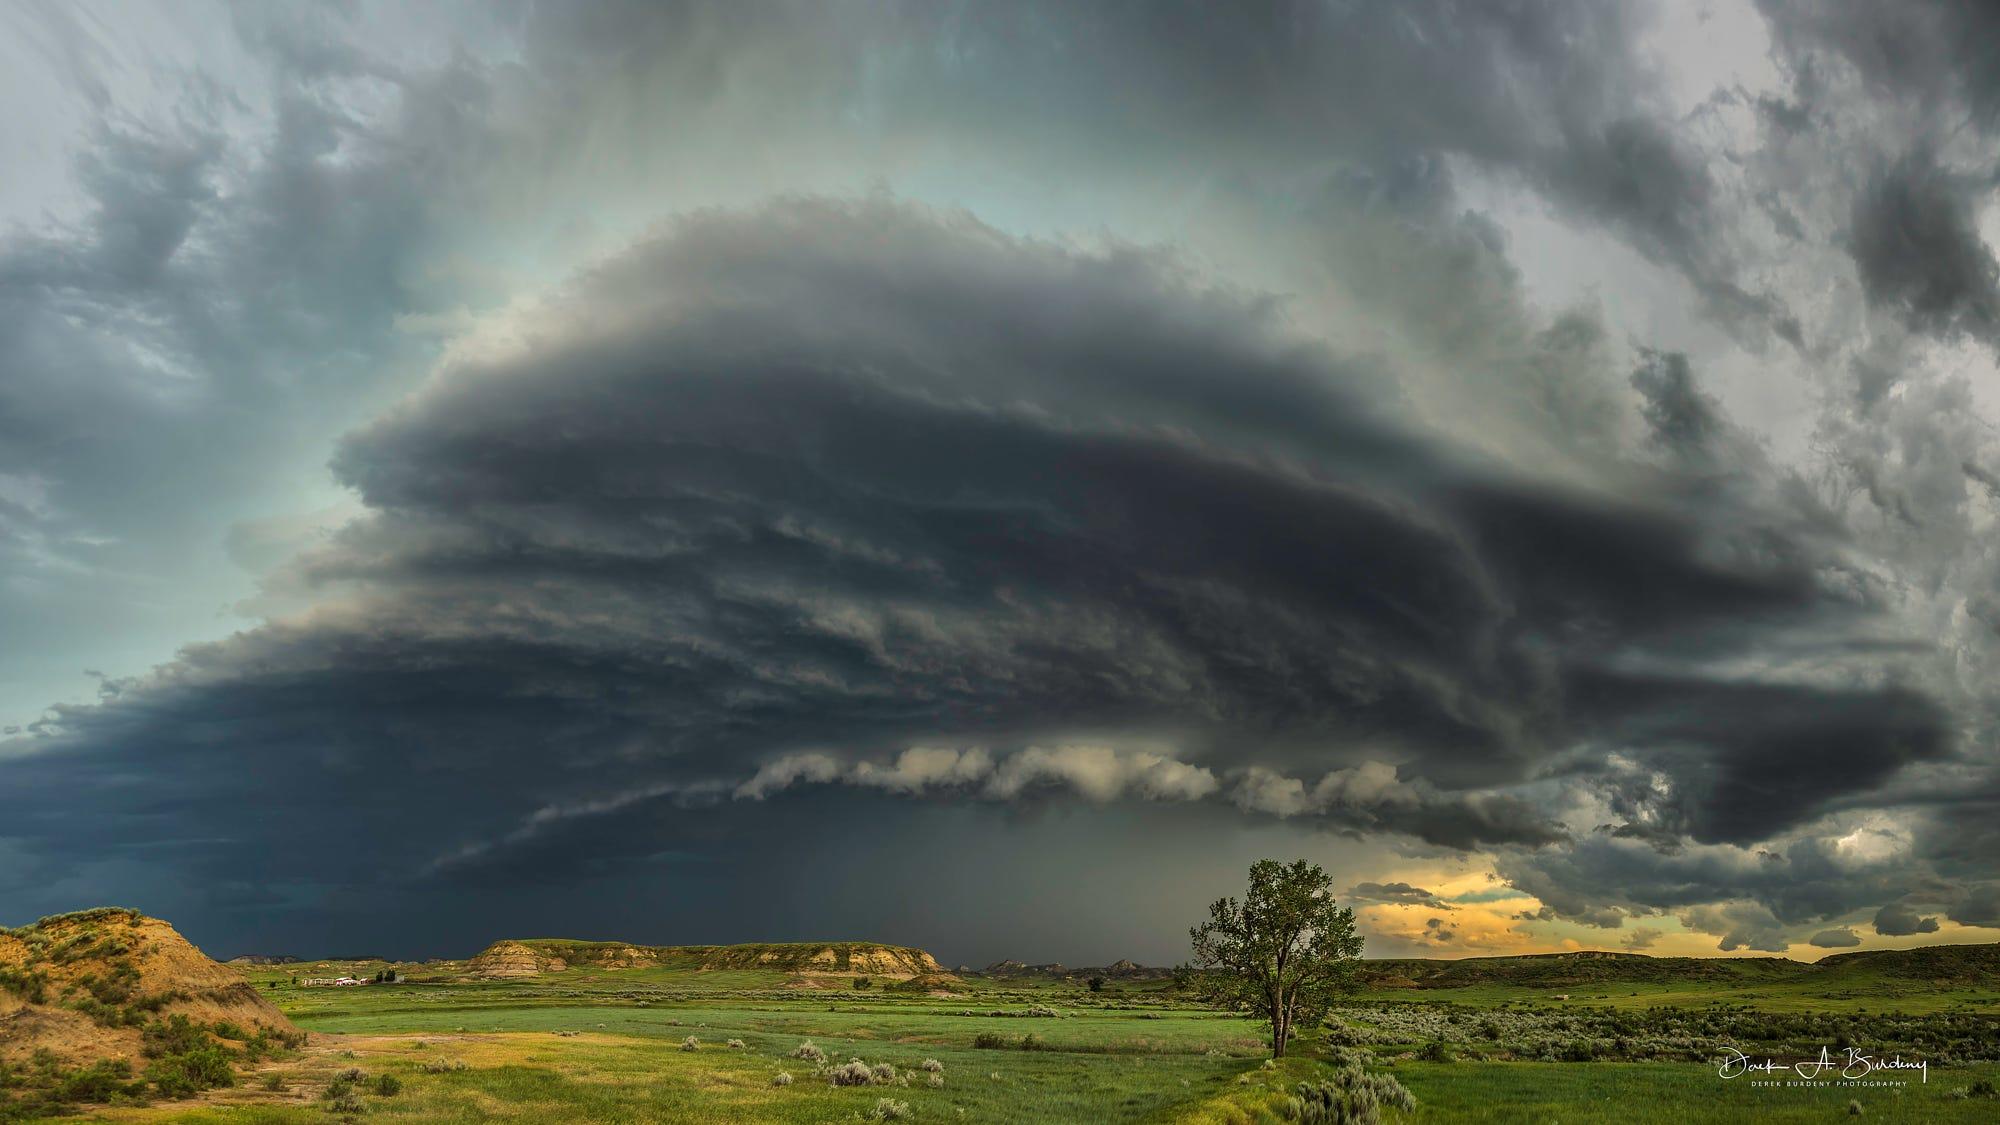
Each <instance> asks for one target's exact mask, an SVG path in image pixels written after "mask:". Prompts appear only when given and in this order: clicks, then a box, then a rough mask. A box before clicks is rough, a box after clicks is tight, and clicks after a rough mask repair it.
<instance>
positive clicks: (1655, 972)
mask: <svg viewBox="0 0 2000 1125" xmlns="http://www.w3.org/2000/svg"><path fill="white" fill-rule="evenodd" d="M1356 979H1357V981H1358V982H1359V983H1360V984H1361V985H1362V986H1363V987H1365V988H1372V989H1393V988H1415V989H1441V988H1475V987H1480V986H1485V985H1513V986H1517V987H1526V988H1585V987H1590V986H1593V985H1610V984H1634V985H1664V986H1673V985H1711V986H1712V985H1740V986H1743V987H1755V986H1764V985H1774V984H1778V985H1782V984H1798V985H1806V986H1812V987H1816V988H1820V987H1825V988H1865V987H1870V986H1874V985H1877V984H1880V983H1885V982H1888V981H1901V982H1904V983H1906V984H1907V983H1911V982H1924V983H1927V984H1935V985H1945V984H1952V985H1957V986H1962V987H1985V988H1991V987H1995V986H2000V943H1995V944H1990V945H1933V946H1925V947H1922V948H1918V949H1877V950H1867V951H1862V952H1856V953H1840V954H1835V955H1833V956H1831V957H1827V958H1824V959H1822V960H1820V961H1817V962H1811V961H1794V960H1792V959H1790V958H1788V957H1649V956H1647V955H1645V954H1643V953H1602V952H1582V953H1539V954H1527V955H1523V956H1515V957H1466V958H1462V959H1460V960H1454V961H1444V960H1429V959H1422V958H1389V959H1383V960H1371V961H1364V962H1362V964H1361V967H1360V969H1359V970H1358V972H1357V974H1356Z"/></svg>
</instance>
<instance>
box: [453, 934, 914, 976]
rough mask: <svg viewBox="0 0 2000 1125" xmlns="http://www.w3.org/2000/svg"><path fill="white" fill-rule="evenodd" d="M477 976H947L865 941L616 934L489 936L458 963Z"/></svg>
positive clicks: (897, 949) (898, 949)
mask: <svg viewBox="0 0 2000 1125" xmlns="http://www.w3.org/2000/svg"><path fill="white" fill-rule="evenodd" d="M465 968H466V972H467V973H468V974H470V975H472V976H475V977H480V978H482V979H488V980H495V979H507V978H512V977H532V976H539V975H541V974H543V973H554V972H562V971H564V970H566V969H572V968H595V969H641V968H663V969H691V970H695V971H703V972H705V971H715V970H722V969H768V970H774V971H778V972H786V973H794V974H799V975H805V976H848V977H863V976H865V977H883V978H886V979H890V980H908V979H912V978H930V977H936V978H939V979H948V977H949V974H947V973H946V972H945V969H944V966H942V965H940V964H938V962H937V959H936V958H934V957H932V956H931V955H930V954H928V953H926V952H924V951H923V950H921V949H910V948H907V947H905V946H899V945H880V944H877V943H875V942H865V941H839V942H796V943H789V944H754V945H629V944H627V943H625V942H616V941H571V940H566V939H561V938H527V939H520V940H510V941H497V942H494V943H493V944H492V945H490V946H487V947H486V949H485V950H484V951H483V952H481V953H480V954H479V955H478V956H477V957H474V958H473V959H472V960H471V961H469V962H467V963H466V966H465Z"/></svg>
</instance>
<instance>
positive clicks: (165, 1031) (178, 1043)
mask: <svg viewBox="0 0 2000 1125" xmlns="http://www.w3.org/2000/svg"><path fill="white" fill-rule="evenodd" d="M139 1037H140V1044H141V1049H143V1050H144V1051H145V1052H146V1057H147V1058H149V1059H157V1058H160V1057H161V1056H163V1055H184V1054H186V1053H188V1052H189V1051H192V1050H194V1049H195V1048H197V1047H205V1046H207V1045H208V1043H209V1035H208V1031H207V1029H206V1028H203V1027H202V1026H201V1025H200V1024H198V1023H196V1022H194V1021H193V1020H191V1019H189V1018H187V1017H186V1016H182V1015H174V1016H168V1017H167V1018H166V1019H163V1020H154V1021H153V1022H151V1023H149V1024H147V1025H146V1027H145V1030H144V1031H142V1032H140V1036H139Z"/></svg>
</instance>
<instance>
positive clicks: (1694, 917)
mask: <svg viewBox="0 0 2000 1125" xmlns="http://www.w3.org/2000/svg"><path fill="white" fill-rule="evenodd" d="M1680 921H1681V925H1683V926H1686V927H1687V928H1688V929H1690V930H1701V931H1703V932H1705V933H1711V934H1721V935H1722V938H1721V940H1720V941H1718V942H1716V945H1715V947H1716V948H1717V949H1720V950H1721V951H1723V952H1724V953H1734V952H1736V951H1737V950H1739V949H1749V950H1754V951H1756V952H1760V953H1783V952H1784V951H1785V950H1786V949H1788V948H1790V944H1791V943H1790V942H1788V941H1786V940H1785V935H1784V931H1783V929H1782V927H1780V925H1779V924H1778V920H1777V918H1775V917H1774V916H1772V914H1771V912H1770V911H1769V910H1768V909H1766V908H1764V907H1763V906H1761V905H1759V904H1756V903H1741V902H1731V903H1723V904H1721V905H1719V906H1697V907H1695V908H1694V909H1692V910H1689V911H1687V912H1685V913H1683V914H1682V915H1681V916H1680Z"/></svg>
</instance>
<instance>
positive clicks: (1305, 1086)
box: [1283, 1067, 1417, 1125]
mask: <svg viewBox="0 0 2000 1125" xmlns="http://www.w3.org/2000/svg"><path fill="white" fill-rule="evenodd" d="M1385 1105H1388V1106H1394V1107H1395V1108H1397V1109H1400V1110H1403V1111H1404V1112H1406V1113H1407V1112H1409V1111H1411V1110H1414V1109H1415V1108H1416V1107H1417V1099H1416V1098H1415V1097H1413V1096H1412V1095H1411V1094H1410V1092H1409V1091H1408V1090H1406V1089H1404V1088H1403V1084H1402V1083H1400V1082H1398V1081H1396V1080H1395V1079H1394V1078H1391V1077H1390V1076H1388V1075H1386V1074H1369V1073H1367V1072H1366V1071H1363V1070H1361V1069H1360V1068H1358V1067H1344V1068H1342V1069H1340V1070H1337V1071H1334V1073H1333V1077H1332V1078H1330V1079H1328V1080H1327V1081H1324V1082H1301V1083H1299V1085H1298V1089H1297V1091H1296V1092H1295V1093H1293V1095H1292V1096H1291V1097H1289V1098H1287V1099H1285V1105H1284V1110H1283V1112H1284V1116H1285V1118H1286V1119H1287V1120H1289V1121H1300V1122H1310V1123H1316V1125H1317V1123H1324V1125H1378V1123H1379V1122H1380V1121H1381V1120H1382V1107H1383V1106H1385Z"/></svg>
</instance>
